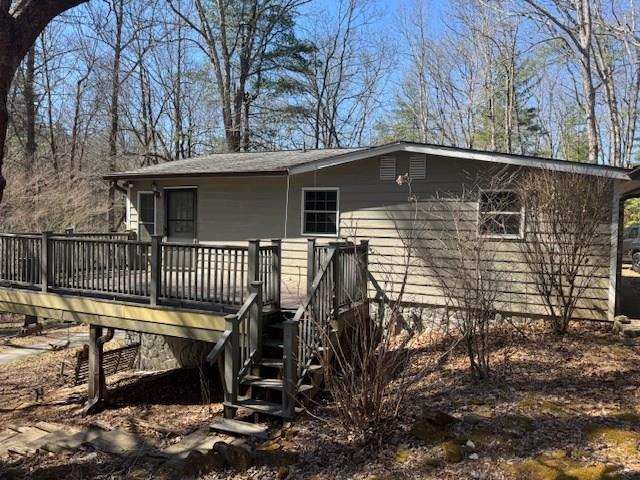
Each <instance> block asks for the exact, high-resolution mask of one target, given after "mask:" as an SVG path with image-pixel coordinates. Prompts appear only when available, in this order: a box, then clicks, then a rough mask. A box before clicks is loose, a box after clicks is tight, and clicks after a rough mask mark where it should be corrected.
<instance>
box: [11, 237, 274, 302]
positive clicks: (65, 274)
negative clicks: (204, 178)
mask: <svg viewBox="0 0 640 480" xmlns="http://www.w3.org/2000/svg"><path fill="white" fill-rule="evenodd" d="M280 258H281V244H280V241H272V242H271V243H270V244H263V245H261V244H260V241H259V240H251V241H249V243H248V244H247V245H224V246H220V245H203V244H193V243H189V244H187V243H175V242H163V241H162V238H161V236H154V237H153V238H152V241H151V242H141V241H138V240H130V239H128V237H123V238H109V237H108V235H107V234H76V233H74V236H69V235H66V234H65V235H58V234H50V233H44V234H41V235H31V234H29V235H26V234H20V235H16V234H0V284H2V285H9V286H12V287H17V288H30V289H41V290H43V291H53V292H60V293H65V294H78V295H86V296H96V297H107V298H114V299H119V298H122V299H125V300H131V301H140V302H148V303H151V304H153V305H156V304H170V305H174V304H179V305H182V306H194V307H195V308H205V309H216V308H219V307H220V306H236V307H239V306H241V305H243V304H244V303H245V300H246V298H247V296H248V289H249V285H250V284H251V282H253V281H261V282H263V285H264V287H263V289H262V291H264V296H263V298H264V303H265V304H269V305H272V306H279V305H280Z"/></svg>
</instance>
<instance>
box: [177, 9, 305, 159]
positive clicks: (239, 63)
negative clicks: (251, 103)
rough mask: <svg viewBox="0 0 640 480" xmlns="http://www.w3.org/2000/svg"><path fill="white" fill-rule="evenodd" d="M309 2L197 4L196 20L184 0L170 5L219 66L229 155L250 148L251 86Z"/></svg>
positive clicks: (216, 70) (217, 77)
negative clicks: (288, 25)
mask: <svg viewBox="0 0 640 480" xmlns="http://www.w3.org/2000/svg"><path fill="white" fill-rule="evenodd" d="M303 3H305V0H251V1H243V2H239V3H234V2H226V1H222V0H220V1H215V2H213V1H210V0H195V2H194V8H195V16H196V18H197V20H196V19H193V18H192V17H191V15H190V14H189V12H188V11H186V10H185V9H183V8H182V6H181V2H180V1H179V0H169V5H170V6H171V8H172V9H173V11H174V12H175V13H176V14H177V15H178V16H179V17H180V18H181V19H182V20H183V21H184V22H185V24H186V25H188V26H189V27H190V28H191V29H192V30H193V31H194V32H195V33H196V34H197V36H198V40H197V44H198V46H199V48H200V49H201V50H202V51H203V52H204V53H205V54H206V55H207V58H208V59H209V61H210V62H211V66H212V67H213V72H214V78H215V82H216V86H217V92H218V96H219V101H220V107H221V110H222V121H223V125H224V133H225V139H226V143H227V149H228V150H229V151H240V150H246V149H247V148H248V147H249V145H248V135H247V132H248V129H247V128H246V125H247V122H248V121H249V118H248V116H247V105H248V104H247V96H249V97H250V96H251V92H249V91H248V88H249V83H250V81H251V80H252V78H254V77H255V76H256V75H257V74H258V73H259V72H260V68H259V66H260V64H261V58H262V57H263V56H265V55H267V50H268V47H273V46H274V45H273V43H274V39H275V38H276V37H277V36H278V34H280V33H282V28H281V27H282V24H283V22H285V23H286V22H287V21H288V18H289V17H290V16H291V15H293V13H294V12H295V10H296V9H297V8H298V6H299V5H301V4H303ZM243 132H244V133H245V134H244V135H243Z"/></svg>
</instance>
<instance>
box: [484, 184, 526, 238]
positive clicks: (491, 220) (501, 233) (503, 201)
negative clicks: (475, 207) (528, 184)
mask: <svg viewBox="0 0 640 480" xmlns="http://www.w3.org/2000/svg"><path fill="white" fill-rule="evenodd" d="M478 233H479V234H480V235H481V236H483V237H490V238H522V237H523V235H524V208H523V207H522V203H521V202H520V198H519V196H518V194H517V192H515V191H513V190H483V191H481V192H480V200H479V217H478Z"/></svg>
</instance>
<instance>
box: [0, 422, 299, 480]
mask: <svg viewBox="0 0 640 480" xmlns="http://www.w3.org/2000/svg"><path fill="white" fill-rule="evenodd" d="M221 422H222V423H221ZM224 422H229V421H226V420H221V421H218V422H214V423H213V424H212V425H206V426H203V427H201V428H199V429H197V430H195V431H194V432H192V433H190V434H188V435H185V436H184V437H178V439H177V441H176V442H175V443H173V444H172V445H169V446H168V447H164V448H160V447H159V446H158V445H157V443H156V442H155V441H153V440H152V439H149V438H145V437H143V436H142V435H139V434H135V433H130V432H128V431H125V430H121V429H117V428H114V429H113V430H107V429H104V428H100V427H99V426H97V425H92V426H89V427H84V428H79V427H74V426H69V425H61V424H56V423H48V422H38V423H36V424H35V425H31V426H26V427H9V428H6V429H4V430H2V431H0V462H5V463H9V462H13V461H17V460H18V459H20V458H22V457H27V456H30V455H32V454H34V453H36V452H37V451H45V452H51V453H53V454H57V453H59V452H63V451H67V452H73V451H76V450H79V449H81V448H86V447H89V448H92V449H94V450H98V451H101V452H106V453H110V454H115V455H123V456H135V457H136V458H137V459H138V460H136V461H142V462H148V463H151V464H153V465H157V466H160V465H162V466H164V467H165V468H167V469H168V470H169V471H170V472H172V474H174V475H175V478H180V479H183V478H187V477H189V478H191V477H198V476H200V475H202V474H204V473H206V472H209V471H211V470H212V469H214V468H217V467H225V466H227V467H229V466H230V467H233V468H236V469H242V470H246V469H247V468H250V467H251V466H253V465H270V466H275V467H285V466H288V465H292V464H294V463H296V462H297V461H298V460H299V459H298V454H297V453H296V452H290V451H287V450H284V449H283V446H282V445H281V444H280V442H279V435H280V433H281V432H279V430H278V429H276V430H275V431H272V432H271V433H270V434H266V430H265V431H264V432H263V431H262V427H260V426H258V425H255V424H247V425H246V426H245V427H244V429H247V432H246V433H245V434H240V435H233V434H225V433H221V432H220V431H219V430H220V428H221V425H222V424H223V423H224ZM230 422H234V423H231V424H230V425H223V428H226V429H230V430H232V431H233V430H237V429H238V428H239V427H238V426H237V424H238V423H242V422H238V421H230ZM265 427H266V426H265ZM244 429H240V430H244ZM258 433H259V435H258ZM262 433H265V435H262ZM247 437H254V438H255V440H257V441H258V444H257V445H256V444H255V443H254V442H253V441H251V440H249V441H247V439H246V438H247ZM256 437H260V438H259V439H258V438H256ZM265 440H266V441H265Z"/></svg>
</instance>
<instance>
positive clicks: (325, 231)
mask: <svg viewBox="0 0 640 480" xmlns="http://www.w3.org/2000/svg"><path fill="white" fill-rule="evenodd" d="M303 197H304V198H303V203H304V204H303V215H302V217H303V218H302V223H303V225H302V233H304V234H307V235H335V234H337V233H338V190H335V189H331V190H329V189H328V190H304V191H303Z"/></svg>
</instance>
